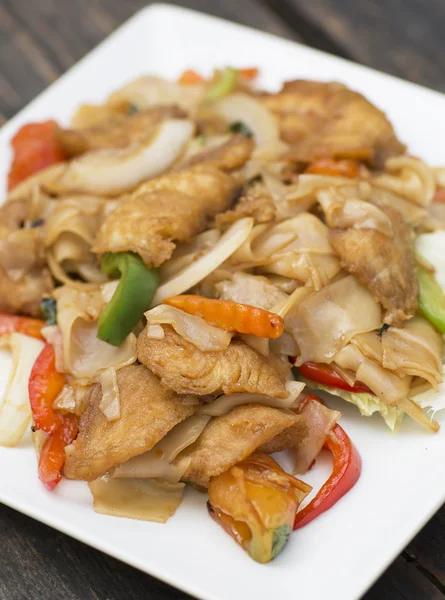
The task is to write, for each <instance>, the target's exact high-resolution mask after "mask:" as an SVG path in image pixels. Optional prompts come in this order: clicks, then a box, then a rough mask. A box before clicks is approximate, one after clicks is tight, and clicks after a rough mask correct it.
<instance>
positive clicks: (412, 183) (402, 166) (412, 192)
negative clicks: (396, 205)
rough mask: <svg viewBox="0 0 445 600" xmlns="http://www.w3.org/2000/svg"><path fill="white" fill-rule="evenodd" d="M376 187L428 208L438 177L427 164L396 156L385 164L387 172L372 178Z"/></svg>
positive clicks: (414, 159)
mask: <svg viewBox="0 0 445 600" xmlns="http://www.w3.org/2000/svg"><path fill="white" fill-rule="evenodd" d="M371 181H372V183H373V184H374V185H376V186H378V187H383V188H385V189H387V190H389V191H390V192H394V193H396V194H400V195H401V196H404V197H405V198H408V200H411V201H412V202H415V203H416V204H419V205H420V206H428V205H429V204H431V202H432V200H433V196H434V192H435V190H436V175H435V173H434V170H433V169H432V168H431V167H430V166H429V165H427V163H426V162H424V161H423V160H420V159H418V158H412V157H410V156H396V157H393V158H389V159H388V160H387V161H386V163H385V172H384V173H381V174H379V175H376V176H374V177H372V178H371Z"/></svg>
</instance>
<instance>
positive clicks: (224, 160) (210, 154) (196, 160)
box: [177, 133, 255, 171]
mask: <svg viewBox="0 0 445 600" xmlns="http://www.w3.org/2000/svg"><path fill="white" fill-rule="evenodd" d="M254 147H255V144H254V141H253V138H248V137H246V136H245V135H242V134H241V133H236V134H235V135H233V136H231V137H230V138H229V139H228V140H227V141H226V142H224V143H223V144H221V145H219V146H216V147H212V148H206V149H204V150H202V151H201V152H196V153H195V154H193V155H192V156H190V157H189V158H186V159H185V160H184V162H182V163H180V164H179V165H178V167H177V168H178V169H184V168H188V167H192V166H194V165H197V164H206V165H210V166H212V167H215V168H217V169H221V170H222V171H232V170H234V169H240V168H241V167H242V166H243V165H244V164H245V163H246V162H247V161H248V160H249V158H250V156H251V154H252V152H253V149H254Z"/></svg>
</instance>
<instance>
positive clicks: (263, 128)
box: [212, 93, 280, 146]
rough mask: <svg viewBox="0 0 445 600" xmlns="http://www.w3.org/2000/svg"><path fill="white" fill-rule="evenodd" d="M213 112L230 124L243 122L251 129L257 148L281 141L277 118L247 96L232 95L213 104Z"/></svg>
mask: <svg viewBox="0 0 445 600" xmlns="http://www.w3.org/2000/svg"><path fill="white" fill-rule="evenodd" d="M212 112H215V113H216V114H217V115H219V116H221V117H222V118H223V119H225V120H226V121H227V122H228V123H233V122H235V121H241V122H242V123H244V124H245V125H247V127H248V128H249V129H250V131H251V132H252V133H253V136H254V138H255V143H256V144H257V146H260V145H261V146H262V145H264V144H274V143H276V142H278V141H279V139H280V130H279V127H278V121H277V119H276V117H275V116H274V115H273V114H272V113H271V112H270V111H269V110H268V109H267V108H266V107H265V106H263V105H262V104H261V102H259V101H258V100H255V99H254V98H252V97H251V96H248V95H247V94H241V93H236V94H230V96H226V97H224V98H221V99H220V100H217V101H216V102H215V103H213V104H212Z"/></svg>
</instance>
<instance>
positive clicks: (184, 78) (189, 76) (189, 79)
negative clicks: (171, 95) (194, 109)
mask: <svg viewBox="0 0 445 600" xmlns="http://www.w3.org/2000/svg"><path fill="white" fill-rule="evenodd" d="M203 81H205V79H204V77H203V76H202V75H200V74H199V73H197V72H196V71H193V70H192V69H186V70H185V71H184V72H183V73H182V75H181V76H180V77H179V78H178V83H181V84H183V85H193V84H194V83H202V82H203Z"/></svg>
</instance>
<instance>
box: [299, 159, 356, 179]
mask: <svg viewBox="0 0 445 600" xmlns="http://www.w3.org/2000/svg"><path fill="white" fill-rule="evenodd" d="M305 173H307V174H310V175H331V176H333V177H349V178H351V179H354V178H357V177H359V176H360V169H359V163H358V162H357V161H355V160H332V159H331V158H320V159H318V160H314V162H312V163H311V164H310V165H309V166H308V167H307V169H306V170H305Z"/></svg>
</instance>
